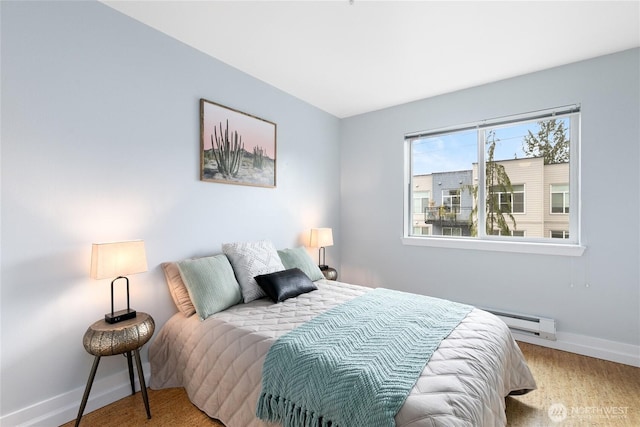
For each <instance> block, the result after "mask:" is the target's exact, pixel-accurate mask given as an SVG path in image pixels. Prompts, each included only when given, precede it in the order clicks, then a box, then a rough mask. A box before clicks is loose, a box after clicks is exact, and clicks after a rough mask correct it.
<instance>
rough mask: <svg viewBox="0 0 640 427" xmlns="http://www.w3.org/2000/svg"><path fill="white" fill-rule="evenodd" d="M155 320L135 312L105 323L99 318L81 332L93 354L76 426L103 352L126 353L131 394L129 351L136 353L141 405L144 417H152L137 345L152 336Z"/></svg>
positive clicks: (86, 347) (145, 341) (131, 366)
mask: <svg viewBox="0 0 640 427" xmlns="http://www.w3.org/2000/svg"><path fill="white" fill-rule="evenodd" d="M154 330H155V323H154V321H153V318H152V317H151V316H149V315H148V314H147V313H142V312H138V313H137V315H136V317H134V318H133V319H129V320H125V321H123V322H118V323H107V322H105V321H104V319H102V320H98V321H97V322H95V323H94V324H93V325H91V326H89V329H87V332H85V334H84V338H83V340H82V343H83V344H84V348H85V350H87V352H88V353H89V354H92V355H94V356H95V359H94V360H93V366H92V367H91V373H90V374H89V380H88V381H87V386H86V388H85V390H84V396H82V403H81V404H80V410H79V411H78V418H77V419H76V424H75V425H76V427H77V426H78V425H79V424H80V419H81V418H82V413H83V412H84V408H85V406H86V405H87V399H88V398H89V393H90V392H91V386H92V385H93V380H94V378H95V376H96V371H97V370H98V363H100V358H101V357H102V356H113V355H116V354H125V355H126V356H127V364H128V366H129V380H130V381H131V394H132V395H133V394H135V385H134V380H133V362H132V360H131V353H133V355H134V356H135V359H136V367H137V368H138V380H139V381H140V390H141V391H142V397H143V399H144V406H145V409H146V410H147V418H151V410H150V409H149V397H148V395H147V386H146V384H145V381H144V373H143V372H142V363H141V362H140V352H139V350H140V348H141V347H142V346H143V345H145V344H146V343H147V341H149V339H151V336H152V335H153V331H154Z"/></svg>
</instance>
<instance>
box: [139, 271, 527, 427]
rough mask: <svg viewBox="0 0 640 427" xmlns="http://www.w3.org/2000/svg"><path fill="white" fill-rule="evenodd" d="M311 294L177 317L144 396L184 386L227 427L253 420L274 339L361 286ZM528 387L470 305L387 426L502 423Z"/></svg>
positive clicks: (506, 338)
mask: <svg viewBox="0 0 640 427" xmlns="http://www.w3.org/2000/svg"><path fill="white" fill-rule="evenodd" d="M316 284H317V285H318V290H317V291H313V292H310V293H306V294H302V295H300V296H298V297H296V298H291V299H288V300H286V301H284V302H281V303H278V304H274V303H273V302H271V301H270V300H267V299H260V300H256V301H252V302H250V303H247V304H239V305H236V306H233V307H231V308H229V309H227V310H225V311H222V312H220V313H216V314H214V315H212V316H210V317H209V318H207V319H206V320H204V321H201V320H200V319H199V318H198V316H191V317H185V315H184V314H182V313H177V314H175V315H174V316H173V317H171V318H170V319H169V320H168V321H167V323H166V324H165V325H164V326H163V327H162V328H161V330H160V331H159V333H158V336H157V337H156V338H155V340H154V341H153V343H152V344H151V346H150V347H149V361H150V363H151V381H150V387H151V388H152V389H161V388H169V387H184V388H185V390H186V392H187V395H188V396H189V399H190V400H191V402H193V404H194V405H196V406H197V407H198V408H200V409H201V410H202V411H204V412H205V413H206V414H208V415H209V416H210V417H212V418H216V419H218V420H220V421H221V422H223V423H224V424H225V426H227V427H247V426H248V427H253V426H268V425H270V424H268V423H265V422H263V421H262V420H260V419H258V418H256V416H255V410H256V402H257V400H258V397H259V394H260V389H261V382H262V364H263V362H264V359H265V356H266V354H267V352H268V350H269V348H270V347H271V345H272V344H273V343H274V342H275V340H277V339H278V337H280V336H282V335H283V334H286V333H287V332H289V331H291V330H292V329H294V328H295V327H297V326H299V325H301V324H303V323H304V322H306V321H308V320H310V319H311V318H313V317H315V316H317V315H318V314H320V313H322V312H324V311H326V310H329V309H330V308H332V307H335V306H336V305H338V304H341V303H343V302H345V301H348V300H350V299H352V298H355V297H357V296H359V295H362V294H363V293H364V292H368V291H369V290H370V288H366V287H361V286H356V285H352V284H347V283H341V282H334V281H328V280H319V281H317V282H316ZM535 388H536V384H535V381H534V379H533V377H532V375H531V372H530V371H529V368H528V366H527V364H526V362H525V360H524V357H523V355H522V353H521V351H520V349H519V348H518V346H517V344H516V343H515V341H514V340H513V338H512V336H511V333H510V331H509V329H508V327H507V326H506V325H505V324H504V322H502V321H501V320H500V319H498V318H497V317H496V316H494V315H492V314H490V313H487V312H485V311H482V310H479V309H476V308H474V309H473V310H472V311H471V312H470V313H469V314H468V315H467V316H466V317H465V318H464V319H463V320H462V322H460V324H459V325H458V326H457V327H456V328H455V329H454V330H453V332H452V333H451V334H450V335H449V336H448V337H447V338H445V339H444V340H443V341H442V342H441V343H440V346H439V347H438V348H437V349H436V351H435V352H434V353H433V355H432V356H431V359H430V360H429V362H428V363H427V364H426V366H425V368H424V369H423V371H422V373H421V374H420V376H419V378H418V379H417V381H416V383H415V385H414V386H413V388H412V389H411V391H410V393H409V395H408V397H407V399H406V401H405V402H404V404H403V406H402V407H401V409H400V411H398V413H397V415H396V417H395V421H396V425H397V426H400V427H403V426H406V427H418V426H430V427H433V426H447V427H455V426H505V425H506V424H507V420H506V415H505V401H504V397H505V396H507V395H509V394H522V393H524V392H527V391H530V390H533V389H535Z"/></svg>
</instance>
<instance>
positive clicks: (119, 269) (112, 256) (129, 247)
mask: <svg viewBox="0 0 640 427" xmlns="http://www.w3.org/2000/svg"><path fill="white" fill-rule="evenodd" d="M145 271H147V256H146V255H145V250H144V241H143V240H131V241H128V242H114V243H94V244H93V245H92V247H91V278H92V279H113V278H114V277H119V276H127V275H129V274H135V273H143V272H145Z"/></svg>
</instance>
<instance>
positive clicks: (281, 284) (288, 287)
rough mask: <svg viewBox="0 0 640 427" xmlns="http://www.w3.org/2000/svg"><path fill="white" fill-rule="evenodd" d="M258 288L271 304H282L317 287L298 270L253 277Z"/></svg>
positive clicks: (293, 269) (292, 269)
mask: <svg viewBox="0 0 640 427" xmlns="http://www.w3.org/2000/svg"><path fill="white" fill-rule="evenodd" d="M255 279H256V282H257V283H258V286H260V287H261V288H262V290H263V291H264V292H265V293H266V294H267V296H268V297H269V298H271V299H272V300H273V302H282V301H284V300H286V299H289V298H293V297H297V296H298V295H300V294H304V293H307V292H311V291H315V290H316V289H318V287H317V286H316V285H315V284H314V283H313V282H312V281H311V279H309V277H308V276H307V275H306V274H304V273H303V272H302V270H300V269H299V268H291V269H289V270H282V271H276V272H275V273H269V274H261V275H260V276H256V277H255Z"/></svg>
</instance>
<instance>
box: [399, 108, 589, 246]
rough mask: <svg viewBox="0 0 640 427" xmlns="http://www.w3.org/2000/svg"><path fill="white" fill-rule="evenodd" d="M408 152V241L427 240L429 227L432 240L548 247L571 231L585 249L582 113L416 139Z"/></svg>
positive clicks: (408, 141)
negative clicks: (580, 218)
mask: <svg viewBox="0 0 640 427" xmlns="http://www.w3.org/2000/svg"><path fill="white" fill-rule="evenodd" d="M405 147H406V150H407V156H408V162H406V164H407V165H408V168H407V170H406V174H407V180H408V182H409V185H408V186H407V188H409V190H410V191H409V194H408V200H409V201H413V206H412V207H411V208H410V210H409V212H411V213H412V214H411V216H410V217H409V218H408V219H409V220H411V227H410V228H408V231H407V232H406V234H407V236H409V237H410V236H417V235H420V236H424V235H425V234H423V233H422V232H421V230H420V232H417V231H416V230H418V229H419V228H420V226H418V224H419V222H420V221H422V222H423V223H424V225H430V226H432V227H431V229H430V234H429V235H428V236H429V237H427V238H438V237H439V236H447V237H451V236H454V237H462V238H466V239H491V240H493V239H502V240H505V241H509V240H510V239H514V238H517V239H518V241H520V242H522V241H523V240H525V241H536V242H540V241H542V242H544V241H551V239H553V240H554V241H555V240H557V239H558V230H565V231H562V236H563V237H562V239H563V240H565V241H566V242H567V243H572V244H578V243H579V242H578V238H577V237H578V236H579V230H578V229H577V227H578V212H577V209H576V208H577V206H579V204H578V197H579V191H578V190H577V189H578V179H577V177H578V167H579V164H578V161H577V159H578V158H579V156H578V154H577V153H578V150H579V111H578V109H577V107H575V106H571V107H566V108H562V109H556V110H555V111H552V110H549V111H544V112H537V113H532V114H525V115H520V116H516V117H506V118H502V119H495V120H490V121H485V122H482V123H476V124H471V125H463V126H459V127H453V128H448V129H444V130H434V131H426V132H421V133H417V134H411V135H407V136H406V138H405ZM480 184H482V185H480ZM416 185H419V186H420V188H419V189H418V188H416ZM414 189H415V193H414V192H413V190H414ZM570 189H574V191H571V193H574V195H573V197H572V198H571V199H570V198H569V193H570ZM427 193H428V194H429V199H428V202H425V197H424V195H425V194H427ZM418 199H419V200H420V202H419V203H418V202H416V200H418ZM572 199H575V200H572ZM405 203H406V202H405ZM425 203H426V204H427V205H428V206H426V207H425ZM408 205H409V206H411V204H410V203H408ZM416 206H419V207H420V209H422V210H423V212H422V218H419V216H420V213H419V212H418V209H416ZM560 213H561V214H566V215H557V214H560ZM570 230H574V231H573V232H571V233H570ZM569 236H571V238H569Z"/></svg>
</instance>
